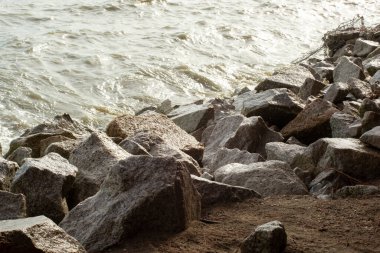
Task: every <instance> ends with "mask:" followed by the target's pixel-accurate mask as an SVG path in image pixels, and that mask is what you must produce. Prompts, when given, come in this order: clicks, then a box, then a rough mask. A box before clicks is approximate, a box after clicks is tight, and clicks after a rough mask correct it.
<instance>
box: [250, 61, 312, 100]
mask: <svg viewBox="0 0 380 253" xmlns="http://www.w3.org/2000/svg"><path fill="white" fill-rule="evenodd" d="M307 78H313V75H312V74H311V72H310V71H309V70H308V69H307V68H305V67H303V66H300V65H290V66H288V67H286V68H283V69H280V70H277V71H275V72H274V73H273V75H272V76H270V77H267V78H266V79H265V80H264V81H262V82H261V83H259V85H257V86H256V88H255V89H256V90H257V91H264V90H269V89H276V88H288V89H289V90H291V91H293V92H294V93H295V94H297V93H298V92H299V89H300V87H301V86H302V84H303V83H304V82H305V80H306V79H307Z"/></svg>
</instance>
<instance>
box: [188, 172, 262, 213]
mask: <svg viewBox="0 0 380 253" xmlns="http://www.w3.org/2000/svg"><path fill="white" fill-rule="evenodd" d="M191 179H192V180H193V184H194V186H195V188H196V189H197V191H198V192H199V194H201V196H202V208H204V207H207V206H210V205H213V204H216V203H225V202H236V201H243V200H245V199H249V198H261V195H260V194H258V193H257V192H255V191H254V190H252V189H248V188H244V187H239V186H232V185H227V184H223V183H219V182H214V181H210V180H208V179H205V178H201V177H197V176H194V175H192V176H191Z"/></svg>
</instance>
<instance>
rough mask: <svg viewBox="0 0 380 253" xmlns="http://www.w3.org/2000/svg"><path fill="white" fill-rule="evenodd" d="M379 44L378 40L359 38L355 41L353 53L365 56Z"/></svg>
mask: <svg viewBox="0 0 380 253" xmlns="http://www.w3.org/2000/svg"><path fill="white" fill-rule="evenodd" d="M379 46H380V44H379V43H378V42H375V41H371V40H364V39H360V38H359V39H357V40H356V42H355V46H354V50H353V54H354V55H356V56H359V57H365V56H367V55H368V54H370V53H371V52H372V51H373V50H375V49H376V48H377V47H379Z"/></svg>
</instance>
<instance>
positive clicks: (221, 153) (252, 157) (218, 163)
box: [207, 148, 264, 173]
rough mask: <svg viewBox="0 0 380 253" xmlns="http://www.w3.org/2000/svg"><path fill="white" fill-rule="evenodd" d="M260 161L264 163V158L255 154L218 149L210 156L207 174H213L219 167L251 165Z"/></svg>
mask: <svg viewBox="0 0 380 253" xmlns="http://www.w3.org/2000/svg"><path fill="white" fill-rule="evenodd" d="M262 161H264V158H263V157H262V156H261V155H260V154H257V153H250V152H248V151H246V150H240V149H237V148H234V149H228V148H220V149H218V151H217V152H216V153H215V155H213V156H212V159H211V160H210V162H209V163H207V170H208V172H209V173H214V172H215V171H216V170H217V169H219V168H220V167H222V166H224V165H227V164H230V163H240V164H251V163H256V162H262Z"/></svg>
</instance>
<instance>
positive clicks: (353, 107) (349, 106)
mask: <svg viewBox="0 0 380 253" xmlns="http://www.w3.org/2000/svg"><path fill="white" fill-rule="evenodd" d="M360 105H361V103H359V102H357V101H343V109H342V112H343V113H346V114H349V115H352V116H354V117H357V118H359V117H360V113H359V108H360Z"/></svg>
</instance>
